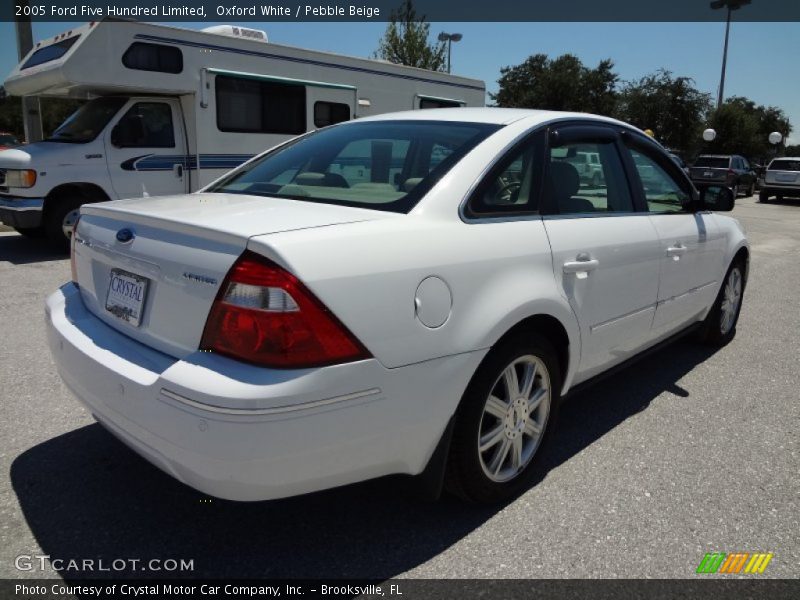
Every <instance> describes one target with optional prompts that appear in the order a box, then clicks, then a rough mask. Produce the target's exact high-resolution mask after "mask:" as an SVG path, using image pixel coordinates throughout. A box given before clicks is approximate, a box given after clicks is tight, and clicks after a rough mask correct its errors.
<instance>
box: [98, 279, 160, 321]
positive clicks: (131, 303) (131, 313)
mask: <svg viewBox="0 0 800 600" xmlns="http://www.w3.org/2000/svg"><path fill="white" fill-rule="evenodd" d="M149 283H150V280H149V279H147V278H146V277H142V276H141V275H135V274H134V273H129V272H128V271H123V270H122V269H111V278H110V280H109V282H108V295H107V296H106V310H107V311H108V312H110V313H111V314H112V315H114V316H115V317H118V318H120V319H122V320H123V321H127V322H128V323H130V324H131V325H133V326H134V327H138V326H139V323H141V321H142V312H143V311H144V300H145V298H146V297H147V286H148V284H149Z"/></svg>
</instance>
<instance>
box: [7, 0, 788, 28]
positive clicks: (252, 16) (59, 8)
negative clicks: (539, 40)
mask: <svg viewBox="0 0 800 600" xmlns="http://www.w3.org/2000/svg"><path fill="white" fill-rule="evenodd" d="M400 3H401V0H350V1H342V0H327V1H319V2H307V1H306V2H298V1H297V0H266V1H265V0H236V1H228V0H46V1H40V2H37V0H28V1H27V2H23V1H21V0H11V1H9V0H3V2H2V3H0V4H1V5H2V6H1V7H0V20H3V21H13V20H14V19H17V18H30V19H32V20H34V21H99V20H100V19H103V18H106V17H116V18H133V19H137V20H141V21H154V22H169V21H198V22H203V21H209V22H218V21H224V22H229V23H244V22H248V21H278V22H281V21H282V22H289V21H297V22H311V21H315V22H324V21H332V22H336V21H361V22H376V21H388V20H389V17H390V14H391V11H392V10H393V9H397V8H398V7H399V5H400ZM724 3H725V0H723V4H724ZM711 4H712V2H710V0H491V1H484V0H474V1H472V2H470V1H466V0H414V7H415V9H416V10H417V14H418V15H420V16H424V17H425V19H426V20H427V21H430V22H442V21H444V22H464V21H477V22H481V21H492V22H504V21H508V22H520V21H529V22H537V21H538V22H541V21H562V22H563V21H569V22H624V21H628V22H636V21H639V22H655V21H670V22H675V21H694V22H699V21H724V20H725V19H726V18H727V13H728V9H727V4H724V6H722V7H721V8H719V9H717V10H715V9H712V7H711ZM715 4H719V3H715ZM733 4H735V3H733ZM732 14H733V19H734V20H735V21H751V22H754V21H778V22H786V21H800V2H798V1H797V0H754V1H753V2H752V3H751V4H746V5H744V6H742V7H741V8H739V9H737V10H734V11H733V13H732Z"/></svg>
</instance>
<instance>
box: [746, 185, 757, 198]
mask: <svg viewBox="0 0 800 600" xmlns="http://www.w3.org/2000/svg"><path fill="white" fill-rule="evenodd" d="M755 193H756V184H755V183H752V182H751V183H750V187H748V188H747V197H748V198H749V197H750V196H752V195H753V194H755Z"/></svg>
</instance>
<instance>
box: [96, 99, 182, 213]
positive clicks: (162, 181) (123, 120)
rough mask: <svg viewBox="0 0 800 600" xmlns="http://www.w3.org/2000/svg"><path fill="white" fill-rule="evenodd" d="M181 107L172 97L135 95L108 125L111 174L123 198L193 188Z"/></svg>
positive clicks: (112, 181) (106, 139)
mask: <svg viewBox="0 0 800 600" xmlns="http://www.w3.org/2000/svg"><path fill="white" fill-rule="evenodd" d="M180 110H181V109H180V105H179V104H178V101H177V100H174V99H171V98H163V99H162V98H132V99H131V100H130V101H129V102H128V104H127V106H125V107H123V109H122V110H121V111H120V112H119V113H118V116H117V117H115V120H114V121H112V123H111V125H110V127H107V128H106V134H105V136H106V137H105V139H104V143H105V148H106V157H107V164H108V172H109V175H110V177H111V185H112V186H113V188H114V191H115V192H116V193H117V196H118V197H119V198H137V197H142V196H163V195H166V194H183V193H186V192H188V191H189V190H188V174H187V173H186V169H187V166H188V162H187V161H188V157H187V156H186V136H185V135H184V130H183V120H182V119H181V113H180Z"/></svg>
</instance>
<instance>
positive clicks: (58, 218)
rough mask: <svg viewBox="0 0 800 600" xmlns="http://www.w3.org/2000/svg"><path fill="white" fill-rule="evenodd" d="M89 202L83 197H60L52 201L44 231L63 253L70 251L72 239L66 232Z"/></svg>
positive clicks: (46, 214) (46, 216)
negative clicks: (79, 211) (80, 210)
mask: <svg viewBox="0 0 800 600" xmlns="http://www.w3.org/2000/svg"><path fill="white" fill-rule="evenodd" d="M87 202H88V200H87V199H86V198H84V197H82V196H78V197H71V198H67V197H64V196H58V197H55V198H52V199H51V200H50V203H49V204H50V205H49V206H48V207H47V209H46V210H45V214H44V230H45V233H46V234H47V239H48V240H49V241H50V243H51V244H52V245H53V246H54V247H55V248H56V249H57V250H59V251H61V252H68V251H69V241H70V238H69V236H68V235H67V233H66V232H65V228H66V227H68V225H69V223H72V225H74V224H75V223H74V221H75V220H76V219H77V213H78V210H79V209H80V207H81V206H82V205H83V204H86V203H87Z"/></svg>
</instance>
